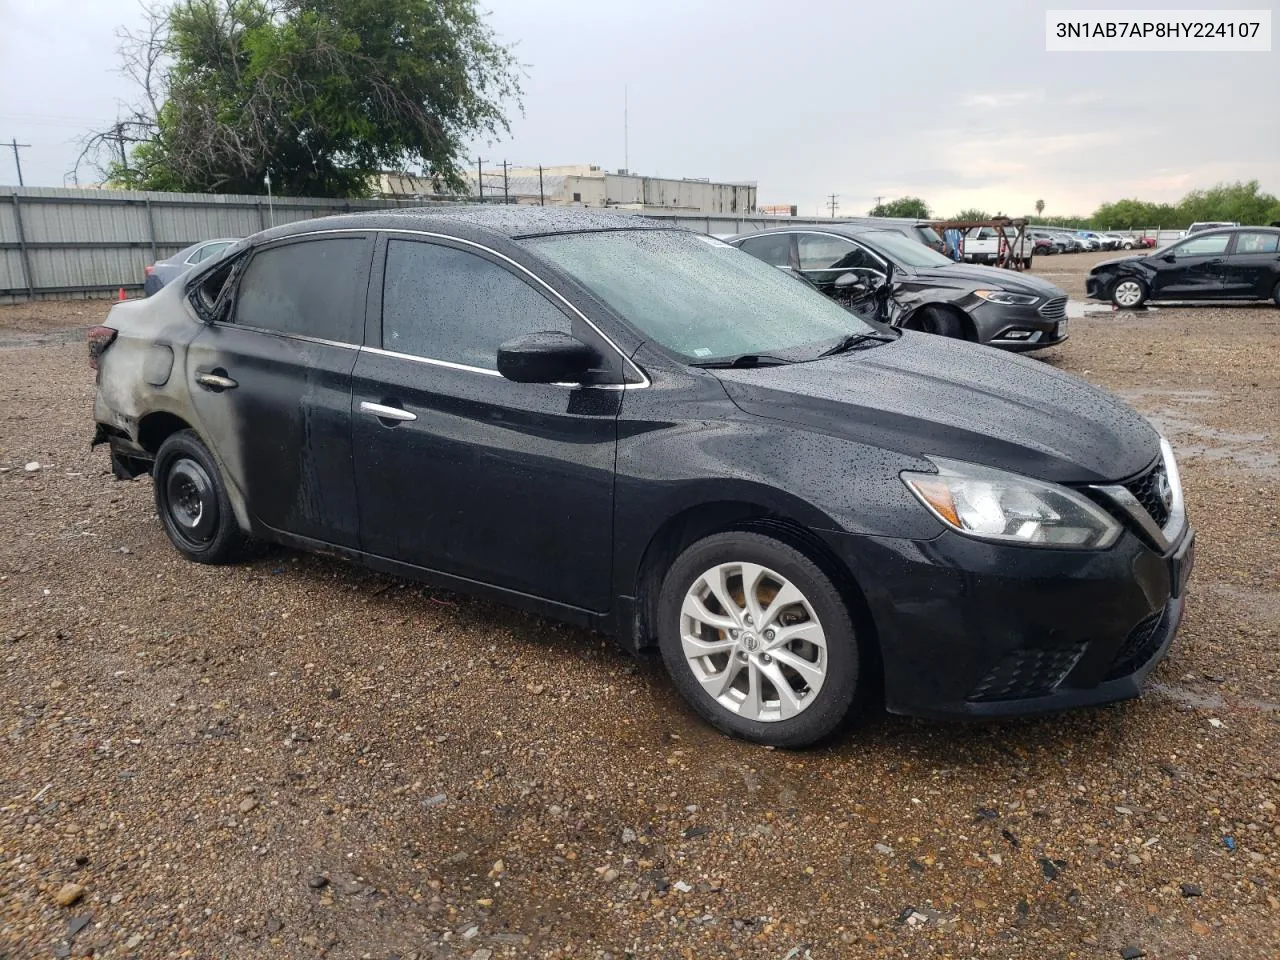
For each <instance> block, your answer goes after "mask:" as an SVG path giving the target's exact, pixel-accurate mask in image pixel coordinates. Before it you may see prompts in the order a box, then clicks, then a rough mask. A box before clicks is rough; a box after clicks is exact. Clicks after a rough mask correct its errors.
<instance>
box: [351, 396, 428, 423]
mask: <svg viewBox="0 0 1280 960" xmlns="http://www.w3.org/2000/svg"><path fill="white" fill-rule="evenodd" d="M360 412H361V413H367V414H368V415H369V416H371V417H377V418H378V419H379V420H394V421H396V422H397V423H411V422H412V421H414V420H417V419H418V415H417V414H416V413H410V412H409V411H408V410H405V409H403V408H401V407H391V406H387V405H386V404H385V403H370V402H369V401H368V400H361V401H360Z"/></svg>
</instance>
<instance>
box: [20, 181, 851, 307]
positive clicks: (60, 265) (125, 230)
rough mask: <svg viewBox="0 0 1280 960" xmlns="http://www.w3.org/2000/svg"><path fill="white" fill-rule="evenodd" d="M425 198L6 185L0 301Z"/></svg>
mask: <svg viewBox="0 0 1280 960" xmlns="http://www.w3.org/2000/svg"><path fill="white" fill-rule="evenodd" d="M15 201H16V202H15ZM427 205H429V201H426V202H424V201H413V200H407V201H406V200H331V199H321V198H314V197H281V198H277V199H275V200H274V201H272V202H270V203H268V201H267V198H266V197H256V196H228V195H211V194H201V193H152V192H140V191H130V190H92V189H88V190H86V189H71V188H65V187H13V188H6V192H5V193H0V303H12V302H17V301H22V300H27V299H29V298H30V297H35V298H37V299H50V298H55V297H67V296H111V295H114V294H115V293H116V291H117V290H118V289H119V288H120V287H124V288H125V289H126V290H128V291H130V292H133V293H136V292H138V291H140V290H141V287H142V279H143V269H144V268H145V267H146V265H147V264H148V263H151V262H153V261H154V260H156V259H159V258H163V257H167V256H169V255H171V254H174V253H177V252H178V251H179V250H181V249H182V248H183V247H186V246H190V245H191V244H193V243H197V242H199V241H201V240H209V239H212V238H214V237H244V236H248V235H250V234H253V233H257V232H258V231H259V230H263V229H266V228H267V227H270V226H279V225H281V224H285V223H293V222H295V221H298V220H307V219H311V218H313V217H324V216H329V215H331V214H336V213H351V212H355V211H361V210H380V209H390V210H394V209H399V208H403V207H414V206H427ZM623 212H629V211H623ZM19 215H20V218H21V230H19ZM639 215H643V216H646V217H653V218H657V219H661V220H664V221H667V222H670V223H671V224H672V225H675V226H681V227H687V228H688V229H691V230H697V231H700V232H703V233H713V234H720V235H729V234H735V233H743V232H746V231H749V230H759V229H765V228H768V227H770V226H779V225H791V226H794V225H802V224H822V223H830V222H831V221H830V220H826V219H821V218H803V217H765V216H759V215H757V216H735V215H733V214H723V213H721V214H710V215H699V214H689V213H663V212H661V211H645V212H644V213H643V214H637V216H639ZM24 246H25V252H24ZM28 264H29V265H30V272H29V273H28V270H27V265H28Z"/></svg>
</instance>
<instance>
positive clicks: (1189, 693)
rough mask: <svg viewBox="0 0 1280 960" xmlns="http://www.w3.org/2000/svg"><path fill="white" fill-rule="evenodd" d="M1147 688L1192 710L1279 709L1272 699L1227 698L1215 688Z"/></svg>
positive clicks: (1164, 684) (1160, 684) (1267, 710)
mask: <svg viewBox="0 0 1280 960" xmlns="http://www.w3.org/2000/svg"><path fill="white" fill-rule="evenodd" d="M1147 689H1148V690H1149V691H1150V692H1151V693H1154V694H1156V695H1157V696H1160V697H1164V698H1165V699H1166V700H1172V701H1173V702H1174V703H1176V704H1178V705H1179V706H1184V707H1190V708H1192V709H1194V710H1219V711H1224V712H1229V711H1233V710H1235V711H1240V710H1252V711H1260V712H1262V713H1274V712H1276V711H1278V710H1280V703H1276V702H1275V701H1272V700H1259V699H1257V698H1255V697H1240V698H1238V699H1232V700H1228V699H1227V698H1226V697H1224V696H1223V695H1222V694H1220V693H1218V692H1217V691H1215V690H1192V689H1190V688H1189V687H1182V686H1174V685H1173V684H1169V683H1151V684H1148V685H1147Z"/></svg>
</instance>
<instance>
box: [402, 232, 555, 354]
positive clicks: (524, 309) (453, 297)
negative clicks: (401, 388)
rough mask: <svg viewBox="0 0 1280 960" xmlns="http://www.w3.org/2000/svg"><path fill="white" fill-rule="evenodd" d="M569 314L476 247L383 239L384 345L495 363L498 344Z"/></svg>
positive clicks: (409, 351) (546, 326) (549, 325)
mask: <svg viewBox="0 0 1280 960" xmlns="http://www.w3.org/2000/svg"><path fill="white" fill-rule="evenodd" d="M546 330H556V331H559V332H561V333H572V332H573V330H572V324H571V322H570V320H569V318H568V317H567V316H566V315H565V314H564V313H563V312H562V311H561V310H560V308H559V307H557V306H556V305H555V304H553V303H552V302H551V301H550V300H549V299H547V297H545V296H544V295H543V294H542V293H541V292H540V291H539V290H537V289H535V288H534V287H533V286H532V285H531V284H529V283H527V282H526V281H525V280H523V279H522V278H521V277H518V276H516V274H514V273H512V271H511V270H509V269H507V268H506V267H504V266H501V265H499V264H497V263H495V262H494V261H492V260H489V259H487V258H486V257H482V256H479V255H478V254H474V253H468V252H467V251H465V250H459V249H457V248H456V247H446V246H444V245H442V244H437V243H428V242H425V241H418V240H391V241H389V242H388V243H387V267H386V274H385V278H384V280H383V289H382V346H383V349H385V350H394V351H395V352H396V353H407V354H410V355H412V356H415V357H423V358H424V359H428V360H444V361H446V362H448V363H457V364H462V365H463V366H467V367H477V368H480V369H482V370H497V369H498V347H499V346H500V345H501V344H503V343H505V342H506V341H507V340H510V339H512V338H513V337H519V336H523V335H524V334H528V333H540V332H542V331H546Z"/></svg>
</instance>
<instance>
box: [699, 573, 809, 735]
mask: <svg viewBox="0 0 1280 960" xmlns="http://www.w3.org/2000/svg"><path fill="white" fill-rule="evenodd" d="M680 642H681V645H682V647H683V650H684V655H685V659H686V660H687V661H688V664H689V668H690V669H691V670H692V671H693V675H694V677H695V678H696V679H697V681H698V683H700V684H701V685H702V688H703V690H705V691H706V692H707V693H708V694H709V695H710V696H711V697H712V698H713V699H714V700H715V701H716V702H717V703H719V705H720V706H721V707H723V708H724V709H726V710H728V711H730V712H732V713H735V714H737V715H738V716H740V717H742V718H744V719H747V720H755V721H760V722H776V721H780V720H788V719H790V718H791V717H794V716H795V715H796V714H798V713H800V712H801V711H803V710H804V709H805V708H807V707H808V706H809V705H810V704H811V703H813V702H814V700H815V699H817V696H818V693H819V692H820V691H821V690H822V685H823V682H824V680H825V679H826V676H827V639H826V634H825V633H824V632H823V629H822V624H821V623H820V622H819V621H818V617H817V614H816V613H815V611H814V607H813V605H812V604H811V603H810V601H809V600H808V599H807V598H806V597H805V595H804V594H803V593H802V592H801V591H800V590H799V589H798V588H797V587H796V586H795V585H794V584H792V583H791V582H789V581H788V580H787V579H786V578H785V577H783V576H782V575H781V574H779V573H777V572H775V571H773V570H770V569H769V568H768V567H764V566H761V565H759V564H755V563H721V564H717V565H716V566H714V567H712V568H711V569H710V570H707V571H706V572H705V573H703V574H702V575H701V576H700V577H698V578H697V579H696V580H695V581H694V582H693V585H692V586H691V587H690V588H689V590H688V592H687V593H686V594H685V598H684V603H683V605H682V607H681V610H680Z"/></svg>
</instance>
